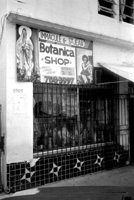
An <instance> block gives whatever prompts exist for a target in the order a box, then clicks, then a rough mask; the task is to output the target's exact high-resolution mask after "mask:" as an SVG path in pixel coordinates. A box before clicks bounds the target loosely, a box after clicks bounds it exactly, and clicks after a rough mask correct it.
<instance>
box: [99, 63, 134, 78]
mask: <svg viewBox="0 0 134 200" xmlns="http://www.w3.org/2000/svg"><path fill="white" fill-rule="evenodd" d="M98 64H99V66H101V67H104V68H106V69H108V70H110V71H111V72H113V73H115V74H117V75H119V76H121V77H123V78H125V79H128V80H129V81H132V82H134V64H127V63H126V64H123V65H114V64H107V63H98Z"/></svg>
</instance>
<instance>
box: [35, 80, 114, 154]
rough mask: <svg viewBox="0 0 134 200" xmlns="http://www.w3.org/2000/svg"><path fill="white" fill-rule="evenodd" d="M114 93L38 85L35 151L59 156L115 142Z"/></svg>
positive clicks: (69, 86)
mask: <svg viewBox="0 0 134 200" xmlns="http://www.w3.org/2000/svg"><path fill="white" fill-rule="evenodd" d="M112 91H113V90H112ZM112 91H111V89H109V90H108V89H104V90H103V89H100V88H98V89H97V88H92V86H90V87H89V86H74V85H54V84H52V85H51V84H41V83H38V84H34V96H33V98H34V109H33V117H34V152H35V153H38V152H46V153H48V152H49V153H50V152H52V153H54V152H55V153H56V152H63V151H70V150H73V149H79V148H87V147H88V146H90V145H97V144H98V143H104V142H111V141H113V140H114V126H113V123H114V115H115V112H114V109H113V108H114V101H113V100H111V99H112V97H113V93H112Z"/></svg>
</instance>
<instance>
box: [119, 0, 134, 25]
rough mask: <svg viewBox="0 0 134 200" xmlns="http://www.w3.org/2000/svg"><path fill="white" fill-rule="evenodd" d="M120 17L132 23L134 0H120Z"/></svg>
mask: <svg viewBox="0 0 134 200" xmlns="http://www.w3.org/2000/svg"><path fill="white" fill-rule="evenodd" d="M120 18H121V20H123V21H124V22H126V23H131V24H134V0H129V1H126V0H120Z"/></svg>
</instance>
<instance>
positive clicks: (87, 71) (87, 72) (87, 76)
mask: <svg viewBox="0 0 134 200" xmlns="http://www.w3.org/2000/svg"><path fill="white" fill-rule="evenodd" d="M82 61H83V62H82V64H81V67H82V71H81V73H80V75H81V76H82V79H83V81H84V83H91V82H92V80H93V77H92V70H93V66H92V64H91V62H90V59H89V56H87V55H83V56H82Z"/></svg>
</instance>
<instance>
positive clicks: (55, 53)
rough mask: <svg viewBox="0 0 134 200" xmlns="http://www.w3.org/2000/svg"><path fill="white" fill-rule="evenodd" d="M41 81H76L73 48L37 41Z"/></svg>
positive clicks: (62, 82)
mask: <svg viewBox="0 0 134 200" xmlns="http://www.w3.org/2000/svg"><path fill="white" fill-rule="evenodd" d="M39 66H40V75H41V82H46V83H59V84H74V83H76V63H75V48H73V47H70V46H63V45H57V44H52V43H48V42H40V41H39Z"/></svg>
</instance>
